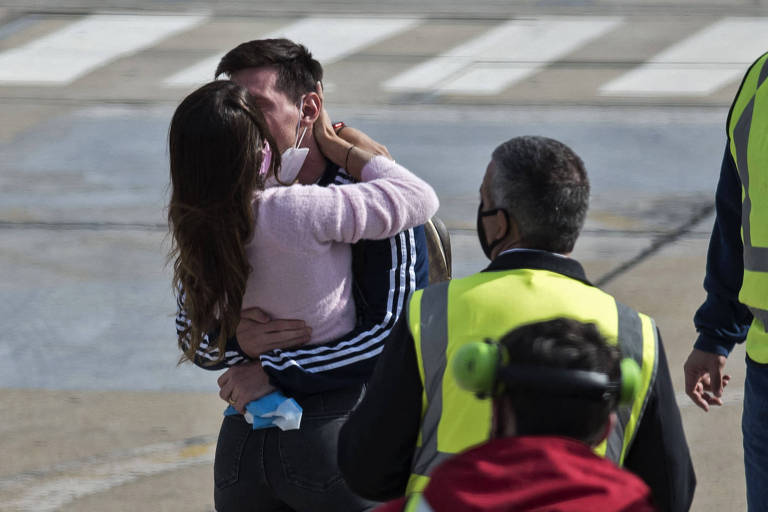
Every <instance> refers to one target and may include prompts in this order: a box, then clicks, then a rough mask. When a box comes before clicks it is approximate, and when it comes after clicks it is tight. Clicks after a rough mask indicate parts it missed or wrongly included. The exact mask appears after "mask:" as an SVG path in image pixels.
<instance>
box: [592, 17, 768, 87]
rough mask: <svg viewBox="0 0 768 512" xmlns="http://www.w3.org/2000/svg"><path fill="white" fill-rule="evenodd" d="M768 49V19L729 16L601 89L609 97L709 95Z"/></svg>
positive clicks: (736, 75)
mask: <svg viewBox="0 0 768 512" xmlns="http://www.w3.org/2000/svg"><path fill="white" fill-rule="evenodd" d="M766 49H768V18H726V19H723V20H720V21H718V22H716V23H714V24H712V25H710V26H709V27H707V28H705V29H703V30H701V31H699V32H698V33H696V34H694V35H693V36H691V37H689V38H687V39H684V40H683V41H680V42H679V43H677V44H675V45H673V46H670V47H669V48H667V49H666V50H664V51H662V52H661V53H659V54H657V55H656V56H654V57H652V58H651V59H650V60H649V61H647V62H646V63H645V64H643V65H641V66H639V67H638V68H636V69H634V70H632V71H630V72H628V73H625V74H624V75H621V76H619V77H618V78H616V79H615V80H613V81H611V82H608V83H607V84H605V85H603V86H602V87H601V88H600V93H601V94H603V95H623V96H672V95H674V96H678V95H679V96H706V95H708V94H712V93H713V92H715V91H717V90H718V89H719V88H721V87H722V86H724V85H726V84H728V83H730V82H733V81H735V80H738V79H739V78H740V77H741V76H743V75H744V73H745V72H746V69H747V66H748V65H749V64H751V63H752V62H753V61H754V60H755V59H756V58H757V57H758V56H760V55H761V54H762V53H763V52H765V51H766Z"/></svg>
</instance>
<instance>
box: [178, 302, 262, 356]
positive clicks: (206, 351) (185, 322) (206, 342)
mask: <svg viewBox="0 0 768 512" xmlns="http://www.w3.org/2000/svg"><path fill="white" fill-rule="evenodd" d="M184 299H185V294H184V289H183V288H181V287H179V289H178V290H177V293H176V307H177V309H176V337H177V339H178V343H179V348H181V350H183V351H186V350H188V349H189V346H190V344H191V342H190V339H189V333H186V334H185V331H186V329H188V328H189V326H190V324H191V321H190V320H189V318H187V310H186V308H185V307H184ZM218 337H219V328H218V327H217V328H215V329H214V330H212V331H210V332H207V333H206V334H204V335H203V339H202V341H201V343H200V346H199V347H197V350H196V351H195V357H194V358H193V359H192V362H193V363H195V365H197V366H199V367H200V368H202V369H203V370H224V369H226V368H229V367H230V366H234V365H236V364H241V363H247V362H249V361H251V358H250V357H248V355H247V354H246V353H245V352H243V349H242V348H240V344H239V343H238V342H237V337H236V336H234V335H232V336H231V337H230V338H227V344H226V347H225V349H224V357H221V358H220V357H219V349H218V347H217V346H216V344H215V343H212V342H211V340H216V339H218ZM214 361H218V362H216V363H214Z"/></svg>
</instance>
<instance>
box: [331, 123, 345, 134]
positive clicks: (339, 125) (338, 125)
mask: <svg viewBox="0 0 768 512" xmlns="http://www.w3.org/2000/svg"><path fill="white" fill-rule="evenodd" d="M332 126H333V131H334V132H336V135H338V134H340V133H341V130H343V129H344V128H346V127H347V125H346V124H344V121H339V122H338V123H333V125H332Z"/></svg>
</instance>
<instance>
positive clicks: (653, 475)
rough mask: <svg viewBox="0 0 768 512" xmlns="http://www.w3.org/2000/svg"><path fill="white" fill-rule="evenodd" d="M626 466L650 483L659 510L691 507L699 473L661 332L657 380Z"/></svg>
mask: <svg viewBox="0 0 768 512" xmlns="http://www.w3.org/2000/svg"><path fill="white" fill-rule="evenodd" d="M624 467H625V468H626V469H628V470H630V471H632V472H633V473H635V474H636V475H637V476H639V477H640V478H642V479H643V481H645V483H646V484H648V487H650V488H651V493H652V495H653V499H654V502H655V503H656V506H658V507H659V510H660V511H662V512H684V511H687V510H689V509H690V508H691V502H692V501H693V492H694V490H695V489H696V475H695V474H694V472H693V463H692V462H691V454H690V452H689V451H688V442H687V441H686V440H685V433H684V432H683V422H682V420H681V418H680V409H678V407H677V402H676V401H675V392H674V390H673V388H672V379H671V378H670V375H669V366H668V365H667V356H666V354H665V353H664V347H663V345H662V343H661V335H659V353H658V369H657V374H656V381H655V383H654V385H653V389H652V390H651V395H650V397H649V399H648V404H647V406H646V410H645V414H643V417H642V419H641V420H640V425H639V427H638V429H637V434H636V436H635V440H634V442H633V443H632V446H631V447H630V449H629V453H628V454H627V457H626V459H625V460H624Z"/></svg>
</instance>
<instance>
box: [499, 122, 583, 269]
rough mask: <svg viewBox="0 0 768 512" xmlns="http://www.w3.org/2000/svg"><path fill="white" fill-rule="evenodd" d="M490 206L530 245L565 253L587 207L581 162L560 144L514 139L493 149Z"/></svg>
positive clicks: (541, 139)
mask: <svg viewBox="0 0 768 512" xmlns="http://www.w3.org/2000/svg"><path fill="white" fill-rule="evenodd" d="M492 161H493V163H494V167H495V170H494V171H493V172H492V173H491V176H490V180H489V184H488V185H489V193H490V196H491V200H492V201H493V203H494V204H492V205H489V206H491V207H493V208H503V209H504V210H506V211H507V213H508V214H509V215H510V217H512V218H513V219H514V220H515V221H516V222H517V225H518V227H519V229H520V234H521V237H522V242H523V243H524V245H525V247H527V248H530V249H542V250H545V251H551V252H557V253H563V254H564V253H570V252H571V251H572V250H573V246H574V244H575V243H576V239H577V238H578V236H579V232H580V231H581V228H582V226H583V225H584V219H585V218H586V216H587V207H588V206H589V180H588V179H587V172H586V170H585V169H584V163H583V162H582V161H581V158H579V157H578V155H576V153H574V152H573V150H571V148H569V147H568V146H566V145H565V144H563V143H562V142H558V141H556V140H554V139H549V138H546V137H535V136H525V137H515V138H514V139H510V140H508V141H507V142H505V143H503V144H501V145H500V146H499V147H497V148H496V149H495V150H494V151H493V156H492Z"/></svg>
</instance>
